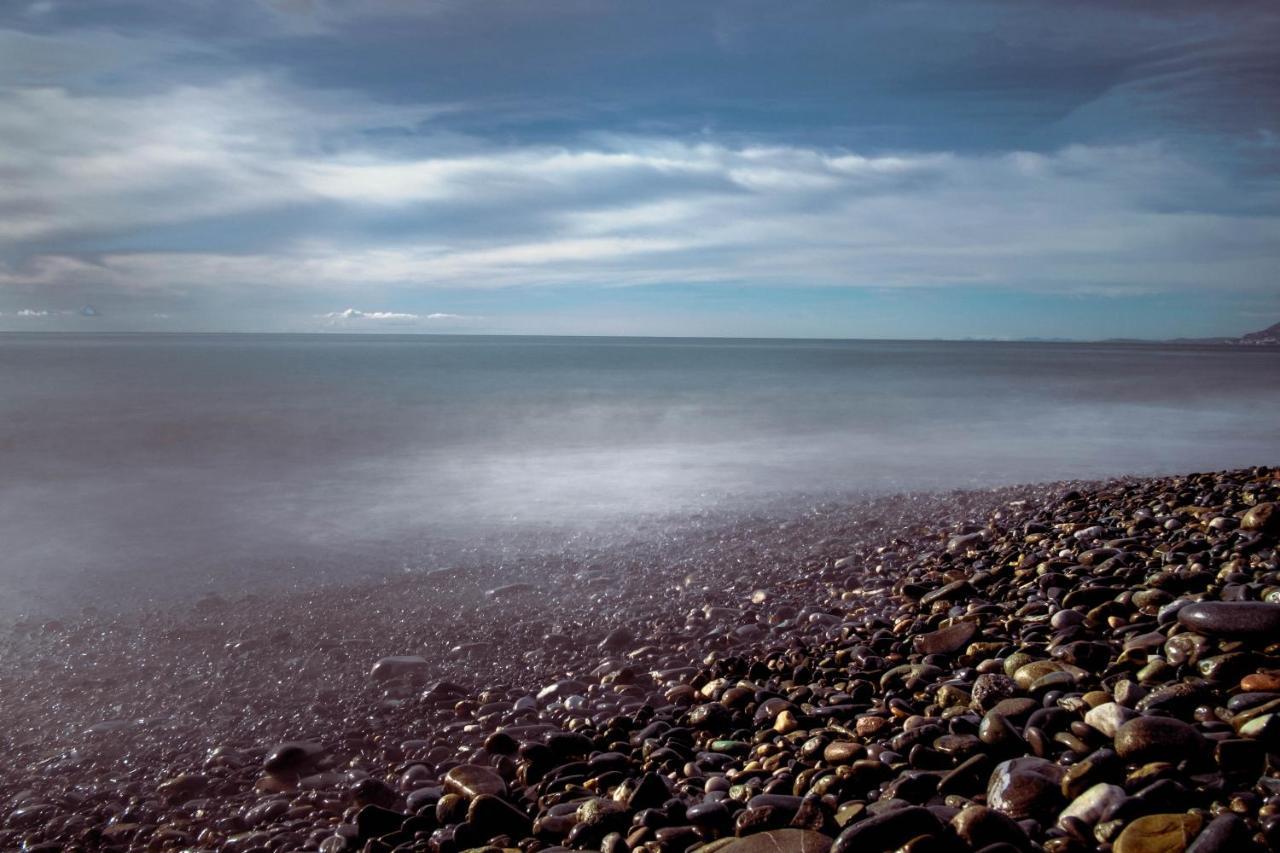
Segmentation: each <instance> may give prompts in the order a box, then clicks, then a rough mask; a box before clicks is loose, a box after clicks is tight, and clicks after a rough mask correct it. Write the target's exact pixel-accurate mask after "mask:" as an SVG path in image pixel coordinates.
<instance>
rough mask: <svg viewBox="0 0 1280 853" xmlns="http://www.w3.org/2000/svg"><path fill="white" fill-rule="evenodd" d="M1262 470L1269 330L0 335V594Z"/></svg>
mask: <svg viewBox="0 0 1280 853" xmlns="http://www.w3.org/2000/svg"><path fill="white" fill-rule="evenodd" d="M1277 462H1280V351H1276V350H1261V349H1235V348H1225V347H1212V346H1154V345H1092V344H1079V345H1077V344H1031V343H1026V344H1024V343H934V342H928V343H919V342H865V341H852V342H845V341H760V340H687V339H686V340H670V339H617V338H615V339H587V338H510V337H443V336H441V337H436V336H405V337H399V336H396V337H391V336H376V337H375V336H360V337H357V336H341V337H339V336H331V335H326V336H284V335H280V336H276V335H225V336H223V335H214V336H209V335H200V336H180V335H174V336H158V335H155V336H153V335H147V336H143V335H136V336H131V335H118V336H78V335H65V336H62V335H47V336H32V335H16V334H15V335H0V543H3V551H2V557H0V560H2V563H0V595H3V598H4V600H5V601H6V602H7V603H8V604H9V606H11V607H15V606H16V607H20V608H28V609H40V608H42V607H43V608H49V607H56V606H57V605H58V604H60V603H63V602H70V601H72V600H75V601H80V600H82V599H84V598H86V597H93V598H96V599H98V600H100V601H111V600H112V599H113V598H118V599H123V600H131V599H140V598H146V597H148V596H151V595H153V594H171V593H173V592H179V593H181V592H192V593H195V592H199V591H203V590H205V589H209V588H216V587H218V586H220V585H222V584H225V583H229V582H231V579H233V578H234V579H235V580H234V582H235V583H237V584H243V583H245V582H246V579H247V582H253V581H254V580H264V579H270V580H280V579H292V578H295V577H311V576H315V575H323V576H325V577H335V576H336V577H345V576H348V575H352V576H354V575H355V574H356V573H358V572H361V571H366V570H369V569H370V567H373V566H385V565H388V564H390V563H403V564H404V565H406V566H407V565H411V564H413V563H414V562H415V561H430V560H436V559H442V558H443V557H442V556H441V555H445V556H447V552H448V549H449V548H461V547H464V546H467V543H470V544H475V543H478V542H483V541H486V540H489V539H492V538H493V537H495V536H505V535H508V534H510V533H511V532H512V531H516V530H522V529H531V530H553V531H557V532H558V534H564V535H569V534H572V533H574V532H575V531H581V530H588V529H589V530H593V531H596V532H597V533H599V532H600V531H608V530H609V529H610V527H611V526H615V525H616V526H617V527H618V528H619V529H621V528H623V527H625V526H627V525H629V524H631V523H632V522H634V521H635V520H636V519H638V518H652V517H655V516H663V515H672V514H677V515H678V514H679V513H681V512H685V511H688V510H690V509H696V508H703V507H716V508H723V507H729V508H735V507H751V506H755V505H758V504H761V503H765V502H772V501H778V500H788V499H791V500H800V496H804V497H805V498H806V499H808V498H821V497H823V496H830V495H839V494H847V493H864V492H885V491H894V490H908V489H932V488H951V487H960V486H975V485H986V484H999V483H1011V482H1026V481H1035V480H1045V479H1061V478H1073V477H1099V476H1111V475H1119V474H1126V473H1154V472H1171V471H1186V470H1207V469H1213V468H1224V467H1232V466H1245V465H1253V464H1275V463H1277ZM255 573H256V574H255Z"/></svg>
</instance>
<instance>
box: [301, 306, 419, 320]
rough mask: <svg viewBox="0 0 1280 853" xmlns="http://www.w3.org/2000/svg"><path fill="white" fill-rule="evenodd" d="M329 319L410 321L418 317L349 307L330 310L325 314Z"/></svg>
mask: <svg viewBox="0 0 1280 853" xmlns="http://www.w3.org/2000/svg"><path fill="white" fill-rule="evenodd" d="M324 316H325V319H327V320H375V321H377V320H392V321H401V322H403V321H410V320H416V319H418V315H417V314H403V313H399V312H396V311H360V310H358V309H356V308H348V309H346V310H345V311H330V312H329V313H328V314H325V315H324Z"/></svg>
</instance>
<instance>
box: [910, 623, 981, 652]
mask: <svg viewBox="0 0 1280 853" xmlns="http://www.w3.org/2000/svg"><path fill="white" fill-rule="evenodd" d="M977 633H978V625H977V623H975V622H957V623H956V624H955V625H950V626H948V627H946V628H942V629H939V630H937V631H932V632H930V633H928V634H922V635H920V636H919V637H916V639H915V649H916V651H917V652H919V653H920V654H922V655H950V654H954V653H956V652H958V651H960V650H961V649H963V648H964V647H965V646H967V645H969V643H970V641H972V640H973V638H974V636H975V635H976V634H977Z"/></svg>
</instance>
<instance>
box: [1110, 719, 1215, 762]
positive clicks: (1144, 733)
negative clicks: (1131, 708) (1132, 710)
mask: <svg viewBox="0 0 1280 853" xmlns="http://www.w3.org/2000/svg"><path fill="white" fill-rule="evenodd" d="M1202 740H1203V738H1202V737H1201V735H1200V733H1199V732H1198V731H1196V730H1195V728H1194V727H1192V726H1190V725H1188V724H1187V723H1184V722H1182V721H1181V720H1175V719H1173V718H1172V717H1138V718H1137V719H1134V720H1130V721H1129V722H1127V723H1125V724H1124V725H1122V726H1121V727H1120V729H1119V730H1118V731H1117V732H1116V736H1115V749H1116V753H1117V754H1118V755H1119V756H1120V757H1121V758H1123V759H1125V760H1126V761H1139V762H1141V761H1146V760H1152V759H1157V760H1158V759H1169V758H1174V759H1175V760H1177V761H1181V760H1183V759H1185V758H1190V757H1192V756H1194V755H1195V754H1196V753H1197V752H1199V750H1200V745H1201V741H1202Z"/></svg>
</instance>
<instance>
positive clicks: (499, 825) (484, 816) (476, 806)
mask: <svg viewBox="0 0 1280 853" xmlns="http://www.w3.org/2000/svg"><path fill="white" fill-rule="evenodd" d="M467 820H469V821H470V822H471V823H473V824H475V825H476V826H480V827H484V830H485V832H486V833H488V834H489V835H490V836H493V835H510V836H512V837H513V838H523V837H524V836H526V835H528V834H529V832H530V830H531V829H532V826H533V824H532V822H531V821H530V820H529V817H528V816H527V815H526V814H525V813H524V812H522V811H520V810H519V809H517V808H516V807H515V806H512V805H511V804H509V803H507V802H506V801H505V800H500V799H498V798H497V797H495V796H492V795H491V794H481V795H480V796H478V797H476V798H475V799H473V800H472V801H471V806H470V808H468V809H467Z"/></svg>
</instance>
